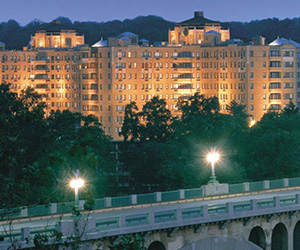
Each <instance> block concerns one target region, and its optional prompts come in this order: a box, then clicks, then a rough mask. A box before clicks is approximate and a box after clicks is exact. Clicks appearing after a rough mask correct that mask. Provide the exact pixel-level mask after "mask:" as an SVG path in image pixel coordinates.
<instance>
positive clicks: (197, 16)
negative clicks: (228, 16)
mask: <svg viewBox="0 0 300 250" xmlns="http://www.w3.org/2000/svg"><path fill="white" fill-rule="evenodd" d="M207 23H218V24H219V23H220V22H217V21H213V20H210V19H207V18H205V17H204V14H203V11H195V12H194V17H193V18H191V19H188V20H185V21H183V22H180V23H177V24H176V26H204V25H205V24H207Z"/></svg>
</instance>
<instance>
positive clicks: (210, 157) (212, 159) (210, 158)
mask: <svg viewBox="0 0 300 250" xmlns="http://www.w3.org/2000/svg"><path fill="white" fill-rule="evenodd" d="M219 160H220V154H219V153H218V152H217V151H216V150H215V149H213V150H212V151H211V152H209V153H208V154H207V155H206V161H207V162H209V163H210V165H211V176H210V181H209V182H208V183H209V184H216V183H219V182H218V181H217V177H216V174H215V163H216V162H218V161H219Z"/></svg>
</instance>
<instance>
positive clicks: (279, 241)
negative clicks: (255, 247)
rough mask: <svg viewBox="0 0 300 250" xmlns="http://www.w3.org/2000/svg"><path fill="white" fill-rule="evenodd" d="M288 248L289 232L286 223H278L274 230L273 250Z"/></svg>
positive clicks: (285, 249)
mask: <svg viewBox="0 0 300 250" xmlns="http://www.w3.org/2000/svg"><path fill="white" fill-rule="evenodd" d="M287 249H288V232H287V229H286V227H285V225H284V224H282V223H278V224H277V225H276V226H275V227H274V229H273V232H272V243H271V250H287Z"/></svg>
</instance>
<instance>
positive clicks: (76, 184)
mask: <svg viewBox="0 0 300 250" xmlns="http://www.w3.org/2000/svg"><path fill="white" fill-rule="evenodd" d="M74 174H75V178H74V179H72V180H71V181H70V187H71V188H73V189H74V191H75V208H76V210H79V193H78V192H79V188H81V187H83V186H84V180H83V179H81V178H79V170H78V169H77V171H76V172H74Z"/></svg>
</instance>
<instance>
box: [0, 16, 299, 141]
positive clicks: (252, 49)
mask: <svg viewBox="0 0 300 250" xmlns="http://www.w3.org/2000/svg"><path fill="white" fill-rule="evenodd" d="M0 58H1V61H0V63H1V65H0V68H1V71H0V77H1V79H2V82H7V83H11V84H12V85H11V88H12V91H15V92H17V93H20V92H21V90H22V89H24V88H26V87H28V86H30V87H33V88H34V89H35V90H36V91H37V92H38V93H39V94H41V96H42V98H43V100H44V101H45V103H46V104H47V110H48V111H50V110H64V109H69V110H71V111H72V112H81V113H82V114H84V115H88V114H93V115H95V116H96V117H97V118H98V119H99V121H100V122H101V123H102V124H103V128H104V130H105V132H106V133H107V134H108V135H110V136H112V138H113V139H116V140H119V139H121V138H120V137H119V131H120V130H121V127H122V123H123V116H124V109H125V105H126V104H128V103H129V102H130V101H135V102H136V103H137V105H138V107H139V108H140V109H141V107H142V106H143V105H144V104H145V103H146V102H147V101H149V100H151V99H152V98H153V97H154V96H158V97H159V98H163V99H165V100H166V102H167V105H168V108H169V109H170V110H171V112H172V113H173V114H176V113H177V112H178V111H177V107H176V103H177V101H178V99H179V98H188V97H189V96H192V95H193V94H194V93H196V92H198V93H200V94H204V95H205V96H206V97H212V96H217V97H218V98H219V101H220V107H221V110H222V111H223V112H226V105H228V104H229V103H230V102H231V101H232V100H236V101H237V102H238V103H241V104H244V105H246V107H247V111H248V113H249V115H250V117H251V119H253V120H259V119H260V118H261V117H262V115H263V114H264V113H265V112H267V111H268V110H270V109H271V110H280V109H282V108H283V107H284V106H285V105H286V104H288V103H289V101H290V100H291V101H293V102H294V103H295V104H297V105H298V106H300V44H298V43H296V42H294V41H292V40H287V39H284V38H278V39H276V40H275V41H273V42H272V43H270V44H268V45H266V44H265V41H264V38H262V37H260V36H257V37H255V38H253V41H252V42H251V43H247V44H246V43H243V42H242V41H241V40H239V39H230V32H229V29H228V28H224V27H222V24H221V23H219V22H215V21H211V20H209V19H206V18H204V15H203V13H202V12H195V16H194V18H192V19H189V20H186V21H184V22H181V23H178V24H177V25H176V26H175V28H174V30H170V31H169V42H168V43H161V44H160V45H159V46H153V45H152V46H149V43H148V41H147V40H145V39H141V40H139V39H138V36H137V35H135V34H133V33H130V32H125V33H123V34H120V35H119V36H118V37H116V38H109V39H108V40H102V39H101V40H100V41H99V42H97V43H96V44H94V45H92V46H88V45H85V44H84V36H83V35H80V34H77V33H76V31H74V30H70V29H68V28H66V27H63V26H61V25H60V24H59V23H52V24H50V25H49V26H48V27H47V28H46V29H45V30H41V31H38V32H36V33H35V34H34V35H33V36H32V37H31V40H30V42H29V45H28V46H27V47H25V48H24V49H23V50H22V51H8V50H5V49H4V45H3V44H1V43H0Z"/></svg>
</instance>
